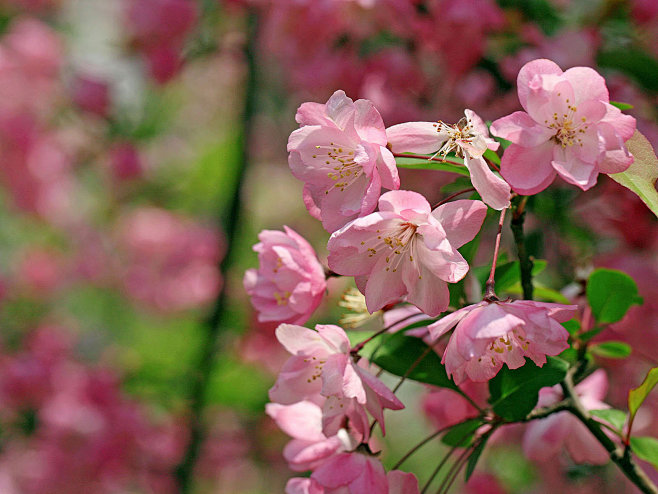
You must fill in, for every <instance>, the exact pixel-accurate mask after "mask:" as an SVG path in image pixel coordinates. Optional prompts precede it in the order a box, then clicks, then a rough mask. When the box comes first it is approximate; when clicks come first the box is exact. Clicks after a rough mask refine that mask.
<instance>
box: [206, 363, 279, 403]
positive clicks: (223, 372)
mask: <svg viewBox="0 0 658 494" xmlns="http://www.w3.org/2000/svg"><path fill="white" fill-rule="evenodd" d="M271 386H272V379H271V377H269V376H268V375H267V374H266V373H265V372H264V371H263V370H261V369H259V368H258V367H256V366H254V365H253V364H248V363H244V362H241V361H239V360H237V359H236V358H234V357H232V356H229V355H220V356H219V358H218V359H217V365H216V367H215V369H214V371H213V374H212V376H211V378H210V382H209V383H208V394H207V399H208V403H210V404H219V405H226V406H229V407H231V408H233V409H235V410H242V411H245V412H251V413H254V414H260V413H262V411H263V409H264V408H265V404H266V403H267V402H268V401H269V398H268V395H267V391H268V389H269V388H270V387H271Z"/></svg>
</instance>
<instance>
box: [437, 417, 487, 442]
mask: <svg viewBox="0 0 658 494" xmlns="http://www.w3.org/2000/svg"><path fill="white" fill-rule="evenodd" d="M481 425H482V420H480V419H469V420H465V421H464V422H460V423H459V424H457V425H455V426H453V427H451V428H450V430H449V431H448V432H447V433H446V434H445V435H444V436H443V437H442V438H441V442H442V443H443V444H447V445H448V446H456V447H466V446H468V445H469V444H471V441H472V439H473V434H475V431H477V430H478V429H479V428H480V426H481Z"/></svg>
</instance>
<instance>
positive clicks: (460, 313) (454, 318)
mask: <svg viewBox="0 0 658 494" xmlns="http://www.w3.org/2000/svg"><path fill="white" fill-rule="evenodd" d="M486 303H488V302H480V303H479V304H475V305H469V306H467V307H463V308H461V309H459V310H456V311H455V312H453V313H452V314H448V315H447V316H444V317H442V318H441V319H439V320H438V321H436V322H434V323H432V324H430V325H429V326H427V329H428V330H429V332H430V335H431V336H432V338H433V339H435V340H436V339H439V338H440V337H441V336H443V335H444V334H445V333H447V332H448V331H450V330H451V329H452V328H453V327H455V326H456V325H457V323H459V321H461V320H462V319H464V317H466V316H467V315H468V314H469V313H470V312H471V311H472V310H473V309H475V308H476V307H480V306H482V305H483V304H486Z"/></svg>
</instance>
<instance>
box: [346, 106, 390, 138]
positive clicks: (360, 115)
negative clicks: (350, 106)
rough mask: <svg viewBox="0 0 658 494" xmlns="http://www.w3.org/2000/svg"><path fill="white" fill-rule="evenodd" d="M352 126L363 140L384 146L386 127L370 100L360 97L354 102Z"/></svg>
mask: <svg viewBox="0 0 658 494" xmlns="http://www.w3.org/2000/svg"><path fill="white" fill-rule="evenodd" d="M354 109H355V110H356V114H355V115H354V128H355V130H356V132H357V134H359V137H360V138H361V140H363V141H368V142H370V143H372V144H378V145H380V146H384V147H386V127H385V126H384V121H383V120H382V116H381V115H380V114H379V112H378V111H377V109H376V108H375V106H374V105H373V104H372V102H371V101H368V100H365V99H360V100H357V101H356V102H355V103H354Z"/></svg>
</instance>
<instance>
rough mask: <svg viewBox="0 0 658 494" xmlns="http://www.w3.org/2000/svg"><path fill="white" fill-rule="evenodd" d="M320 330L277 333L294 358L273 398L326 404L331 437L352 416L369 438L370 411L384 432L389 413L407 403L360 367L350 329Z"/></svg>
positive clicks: (293, 328)
mask: <svg viewBox="0 0 658 494" xmlns="http://www.w3.org/2000/svg"><path fill="white" fill-rule="evenodd" d="M315 328H316V331H313V330H312V329H308V328H304V327H302V326H294V325H292V324H281V325H280V326H279V327H278V328H277V329H276V337H277V339H278V340H279V342H281V344H282V345H283V346H284V347H285V348H286V350H288V351H289V352H290V353H291V354H292V355H293V356H292V357H291V358H290V359H288V361H287V362H286V363H285V364H284V366H283V368H282V369H281V372H280V374H279V377H278V379H277V381H276V383H275V384H274V386H273V387H272V389H270V399H271V400H272V401H274V402H276V403H281V404H284V405H288V404H293V403H296V402H299V401H302V400H309V401H313V402H315V403H318V404H322V405H323V432H324V433H325V434H326V435H333V434H336V433H337V432H338V430H339V429H340V428H341V427H342V422H343V418H344V417H347V418H348V419H349V420H350V422H351V423H350V425H351V426H352V427H354V428H355V429H356V432H357V433H358V434H359V435H361V436H363V439H364V440H367V436H368V422H367V417H366V416H365V410H368V411H369V412H370V414H371V415H372V416H373V417H374V418H375V420H377V421H378V422H379V424H380V425H381V427H382V431H384V416H383V409H384V408H390V409H391V410H400V409H402V408H404V405H403V404H402V402H400V400H398V399H397V398H396V397H395V395H394V394H393V393H392V392H391V391H390V390H389V389H388V388H387V387H386V386H384V384H382V382H381V381H380V380H379V379H377V378H376V377H374V376H373V375H371V374H370V373H369V372H367V371H366V370H365V369H363V368H361V367H360V366H357V365H355V363H354V361H353V360H352V357H351V355H350V350H351V347H350V342H349V340H348V338H347V335H346V334H345V331H343V330H342V329H341V328H339V327H338V326H333V325H329V324H327V325H321V324H318V325H317V326H316V327H315Z"/></svg>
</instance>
